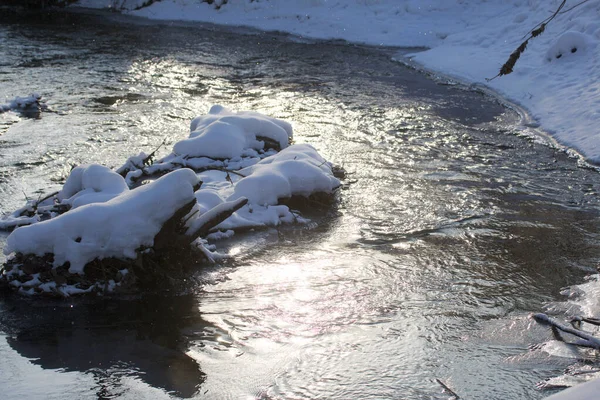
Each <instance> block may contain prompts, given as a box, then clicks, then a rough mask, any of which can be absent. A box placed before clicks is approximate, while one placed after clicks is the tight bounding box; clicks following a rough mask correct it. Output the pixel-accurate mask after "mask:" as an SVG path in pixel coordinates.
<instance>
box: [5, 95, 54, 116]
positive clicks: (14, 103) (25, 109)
mask: <svg viewBox="0 0 600 400" xmlns="http://www.w3.org/2000/svg"><path fill="white" fill-rule="evenodd" d="M44 109H46V105H45V104H44V103H43V102H42V96H41V95H39V94H37V93H33V94H30V95H29V96H25V97H15V98H14V99H12V100H11V101H9V102H8V103H6V104H0V113H3V112H7V111H16V112H21V113H38V112H40V111H42V110H44Z"/></svg>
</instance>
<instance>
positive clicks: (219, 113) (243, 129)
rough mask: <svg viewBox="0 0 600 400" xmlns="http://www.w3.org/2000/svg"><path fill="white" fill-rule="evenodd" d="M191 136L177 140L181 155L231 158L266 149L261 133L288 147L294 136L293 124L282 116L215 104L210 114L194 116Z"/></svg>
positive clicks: (177, 149) (178, 153) (178, 150)
mask: <svg viewBox="0 0 600 400" xmlns="http://www.w3.org/2000/svg"><path fill="white" fill-rule="evenodd" d="M190 130H191V134H190V137H189V139H186V140H182V141H180V142H178V143H176V144H175V146H174V147H173V153H174V154H176V155H178V156H183V157H186V158H189V157H207V158H212V159H223V158H226V159H231V158H236V157H241V156H243V155H252V154H255V153H253V152H248V151H247V150H248V149H253V150H263V149H264V147H265V145H264V142H263V141H261V140H260V138H261V137H264V138H267V139H271V140H273V141H275V142H276V143H278V144H279V146H280V147H281V148H285V147H286V146H287V145H288V143H289V142H290V140H291V139H292V134H293V133H292V126H291V125H290V124H289V123H287V122H285V121H281V120H277V119H275V118H271V117H267V116H264V115H260V114H258V113H254V112H248V111H241V112H239V113H236V112H233V111H231V110H229V109H227V108H225V107H223V106H220V105H215V106H213V107H212V108H211V109H210V111H209V113H208V115H206V116H200V117H197V118H195V119H194V120H192V123H191V125H190Z"/></svg>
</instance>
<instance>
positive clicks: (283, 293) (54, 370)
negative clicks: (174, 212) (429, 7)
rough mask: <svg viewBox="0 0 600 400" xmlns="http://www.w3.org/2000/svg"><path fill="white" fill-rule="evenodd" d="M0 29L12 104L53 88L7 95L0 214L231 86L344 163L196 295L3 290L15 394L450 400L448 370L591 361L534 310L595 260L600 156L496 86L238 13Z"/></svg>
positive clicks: (0, 147) (511, 374)
mask: <svg viewBox="0 0 600 400" xmlns="http://www.w3.org/2000/svg"><path fill="white" fill-rule="evenodd" d="M0 43H2V46H0V96H1V98H0V101H4V100H10V99H11V98H14V97H15V96H24V95H28V94H29V93H31V92H38V93H40V94H41V95H43V96H44V98H45V99H46V100H47V105H48V107H49V110H48V111H45V112H42V113H41V115H40V116H39V118H28V117H26V116H20V115H18V114H15V113H12V112H11V113H5V114H0V205H1V207H2V211H4V212H9V211H12V210H14V209H16V208H18V207H20V206H21V205H23V203H24V201H25V196H27V197H29V198H35V197H39V196H40V195H41V194H43V193H49V192H51V191H53V190H56V189H57V188H59V187H60V184H61V182H63V181H64V179H65V178H66V176H67V175H68V173H69V171H70V169H71V168H72V166H74V165H79V164H83V163H92V162H95V163H101V164H104V165H107V166H110V167H118V166H120V165H121V164H122V163H123V162H124V161H125V159H126V158H127V157H129V156H131V155H135V154H137V153H138V152H139V151H142V150H143V151H146V152H150V151H152V150H154V149H155V148H157V147H158V146H159V145H160V143H162V142H163V140H165V139H166V140H167V141H168V142H169V143H174V142H175V141H177V140H181V139H183V138H184V137H187V134H188V129H189V122H190V120H191V119H192V118H193V117H195V116H197V115H200V114H204V113H206V112H207V111H208V109H209V108H210V106H211V105H213V104H222V105H225V106H227V107H229V108H232V109H234V110H254V111H259V112H262V113H264V114H267V115H270V116H274V117H277V118H281V119H285V120H287V121H290V122H292V124H293V125H294V129H295V141H296V142H297V143H310V144H312V145H314V146H315V147H316V148H317V149H318V150H319V152H320V153H321V154H322V155H323V156H324V157H325V158H327V159H328V160H330V161H332V162H333V163H334V164H336V165H338V166H341V167H343V168H344V169H345V171H346V174H347V177H346V179H345V181H344V185H343V187H342V188H341V190H340V191H339V194H338V198H339V201H338V203H337V204H336V205H335V206H334V207H333V208H332V209H328V210H315V211H314V212H312V213H310V214H311V215H310V217H311V218H312V222H311V223H309V224H307V225H292V226H285V227H281V228H280V229H270V230H264V231H257V232H249V233H245V234H243V235H237V236H236V239H235V240H230V241H226V242H223V243H221V244H218V246H219V248H220V250H221V251H222V252H223V253H228V254H229V255H230V258H229V259H227V260H226V261H223V262H222V263H219V264H218V265H211V266H207V267H206V268H204V269H202V270H200V271H198V272H197V273H196V274H194V275H193V276H190V285H188V286H189V287H190V288H191V289H188V290H186V291H185V292H184V293H158V294H156V293H155V294H147V295H143V296H139V297H135V298H130V297H127V298H84V299H67V300H61V301H57V300H42V299H28V298H21V297H18V296H12V295H9V296H4V297H2V298H0V370H1V371H2V373H0V386H1V387H2V395H1V396H0V397H3V398H10V399H13V398H45V399H53V398H55V399H59V398H60V399H62V398H77V399H93V398H103V399H104V398H123V399H140V398H152V399H155V398H170V397H184V398H206V399H382V398H389V399H392V398H393V399H446V398H448V397H449V395H448V394H444V393H442V387H441V386H440V384H439V383H438V382H437V381H436V379H439V380H441V381H442V382H444V383H445V384H447V385H448V386H449V387H451V388H452V389H453V390H454V391H455V392H456V393H458V394H459V395H460V396H461V398H464V399H482V398H485V399H498V400H500V399H502V400H507V399H515V400H516V399H541V398H543V397H545V396H547V395H548V394H550V393H551V392H550V391H542V390H539V389H537V388H536V384H537V383H538V382H541V381H543V380H545V379H547V378H549V377H552V376H556V375H560V374H561V373H562V372H563V370H564V369H565V368H566V367H568V366H569V365H571V364H572V363H573V360H571V359H567V358H560V357H556V356H552V355H550V354H546V353H544V352H542V351H539V350H536V345H538V344H540V343H543V342H544V341H546V340H548V339H549V338H550V333H549V332H548V331H547V330H546V329H545V328H543V327H539V326H536V324H535V323H534V322H532V320H531V319H530V318H529V315H530V313H532V312H539V311H541V310H542V309H543V308H544V306H545V305H546V304H548V303H552V302H556V301H560V300H562V297H561V295H560V290H561V288H563V287H565V286H567V285H571V284H576V283H580V282H582V281H583V280H584V277H585V276H586V275H588V274H590V273H594V272H595V271H596V266H597V264H598V259H599V257H600V238H599V236H600V228H599V227H600V223H599V222H600V213H599V211H600V208H599V206H600V202H599V200H600V198H599V196H598V189H599V183H600V179H599V178H600V176H599V175H598V172H597V171H596V170H594V169H592V168H587V167H585V165H584V164H583V163H581V162H580V161H579V160H578V159H577V158H575V157H570V156H569V155H568V154H567V153H565V152H564V151H561V150H560V149H556V148H555V147H554V146H552V145H551V144H550V143H549V142H548V141H546V140H544V139H543V138H542V137H540V136H538V135H537V134H536V132H535V131H533V130H532V129H531V128H528V127H526V126H524V125H523V124H522V123H521V117H520V116H519V115H518V114H517V113H516V112H515V111H514V110H512V109H510V108H507V107H505V106H504V105H502V104H501V103H500V102H499V101H498V100H497V99H495V98H493V97H490V96H487V95H485V94H482V93H480V92H477V91H469V90H466V89H465V88H464V87H462V86H460V85H455V84H449V83H448V82H445V81H444V80H437V81H436V80H432V79H431V78H430V77H427V76H425V75H423V74H421V73H419V72H418V71H415V70H412V69H410V68H407V67H406V66H404V65H402V64H400V63H398V62H394V61H393V60H392V55H394V54H396V53H397V52H398V49H389V48H369V47H363V46H353V45H349V44H345V43H336V42H308V41H303V40H301V39H298V38H294V37H289V36H286V35H282V34H265V33H259V32H254V31H250V30H245V29H239V28H235V29H227V28H219V27H215V26H210V25H199V24H179V23H170V24H169V23H157V22H152V21H145V20H139V19H132V18H126V17H121V16H118V15H110V14H107V15H103V14H96V15H85V14H81V13H75V14H72V13H64V12H58V13H50V14H30V15H14V14H11V13H4V14H3V15H2V16H0ZM161 151H162V152H163V154H167V153H168V152H169V148H168V146H167V147H166V148H163V149H161ZM6 237H7V233H3V234H2V235H1V236H0V246H1V247H4V244H5V240H6Z"/></svg>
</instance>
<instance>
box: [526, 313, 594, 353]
mask: <svg viewBox="0 0 600 400" xmlns="http://www.w3.org/2000/svg"><path fill="white" fill-rule="evenodd" d="M533 319H535V320H536V321H537V322H539V323H540V324H543V325H548V326H550V328H551V329H552V333H553V334H554V337H555V338H556V339H557V340H560V341H562V342H565V343H568V344H572V345H575V346H580V347H589V348H593V349H600V339H598V338H597V337H595V336H593V335H592V334H591V333H589V332H586V331H583V330H581V322H588V323H592V324H594V325H600V321H599V320H597V319H595V318H576V319H574V320H573V321H571V324H572V326H568V325H565V324H562V323H560V322H558V321H556V320H555V319H553V318H550V317H549V316H548V315H546V314H544V313H539V314H534V315H533ZM560 332H563V333H568V334H570V335H573V336H576V337H578V338H579V339H577V340H575V341H574V342H568V341H566V340H565V339H564V338H563V337H562V335H561V334H560Z"/></svg>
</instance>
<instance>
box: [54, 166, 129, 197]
mask: <svg viewBox="0 0 600 400" xmlns="http://www.w3.org/2000/svg"><path fill="white" fill-rule="evenodd" d="M127 191H129V187H128V186H127V184H126V183H125V179H123V177H122V176H121V175H119V174H117V173H116V172H113V171H112V170H111V169H109V168H107V167H104V166H102V165H97V164H94V165H80V166H78V167H75V168H73V171H71V174H70V175H69V178H68V179H67V181H66V182H65V184H64V186H63V188H62V190H61V191H60V192H58V195H57V199H58V200H59V202H60V203H61V204H68V205H70V206H71V208H77V207H80V206H83V205H86V204H91V203H104V202H105V201H108V200H111V199H113V198H115V197H117V196H118V195H120V194H121V193H124V192H127Z"/></svg>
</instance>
